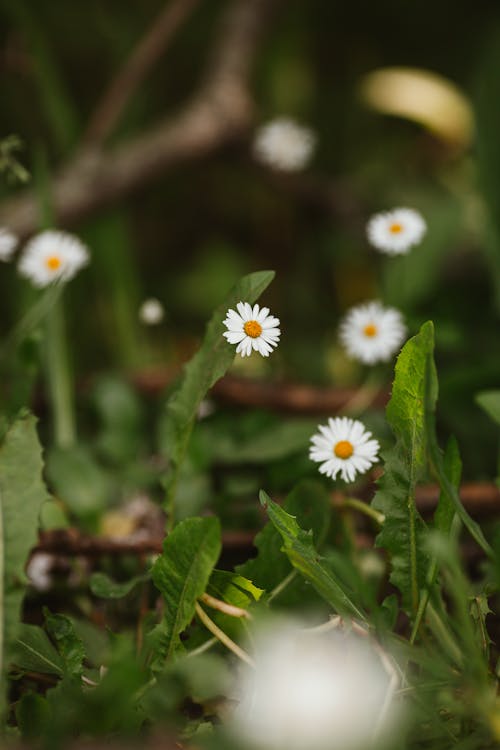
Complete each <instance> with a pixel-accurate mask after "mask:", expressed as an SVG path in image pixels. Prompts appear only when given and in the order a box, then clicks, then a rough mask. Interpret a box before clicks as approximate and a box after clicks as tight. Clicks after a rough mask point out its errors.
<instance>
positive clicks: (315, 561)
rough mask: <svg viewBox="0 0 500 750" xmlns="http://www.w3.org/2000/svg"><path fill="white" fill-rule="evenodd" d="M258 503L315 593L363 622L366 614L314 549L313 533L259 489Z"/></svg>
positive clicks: (339, 610)
mask: <svg viewBox="0 0 500 750" xmlns="http://www.w3.org/2000/svg"><path fill="white" fill-rule="evenodd" d="M260 502H261V504H262V505H263V507H264V508H265V509H266V511H267V514H268V516H269V519H270V521H271V523H272V524H273V526H274V527H275V528H276V530H277V531H278V532H279V533H280V535H281V537H282V539H283V542H284V546H283V552H285V554H286V555H287V556H288V559H289V560H290V562H291V563H292V565H293V567H294V568H296V569H297V570H298V571H299V573H301V574H302V575H303V576H304V578H306V580H308V581H309V582H310V583H311V584H312V585H313V586H314V588H315V589H316V591H317V592H318V594H319V595H320V596H321V597H323V599H325V601H326V602H328V604H330V605H331V606H332V607H333V608H334V609H335V611H336V612H338V613H339V614H341V615H343V616H347V617H355V618H357V619H359V620H363V621H365V620H366V617H365V615H364V614H363V612H362V611H361V609H359V608H358V607H357V606H356V604H355V603H354V602H353V601H352V600H351V599H350V597H349V596H348V595H347V594H346V592H345V591H344V590H343V588H342V586H341V585H340V584H339V582H338V581H337V580H336V579H335V577H334V575H333V573H332V572H331V570H329V568H328V566H327V565H325V564H324V561H323V560H322V558H321V556H320V555H319V554H318V552H317V551H316V550H315V548H314V545H313V541H312V534H311V533H310V532H305V531H304V530H303V529H301V528H300V526H299V525H298V523H297V520H296V519H295V518H294V516H291V515H289V514H288V513H287V512H286V511H285V510H283V508H280V506H279V505H277V503H274V502H273V501H272V500H271V498H270V497H269V496H268V495H266V493H265V492H263V491H261V492H260Z"/></svg>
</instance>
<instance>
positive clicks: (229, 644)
mask: <svg viewBox="0 0 500 750" xmlns="http://www.w3.org/2000/svg"><path fill="white" fill-rule="evenodd" d="M195 609H196V614H197V615H198V617H199V618H200V620H201V622H202V623H203V625H204V626H205V627H206V628H207V630H209V631H210V632H211V633H212V635H214V636H215V637H216V638H217V640H219V641H220V642H221V643H222V644H223V645H224V646H225V647H226V648H228V649H229V650H230V651H232V652H233V654H236V656H237V657H238V658H239V659H241V660H242V661H244V662H246V663H247V664H250V666H251V667H253V666H254V662H253V659H252V658H251V657H250V656H249V655H248V654H247V652H246V651H244V650H243V649H242V648H241V647H240V646H238V644H237V643H235V642H234V641H233V640H232V638H230V637H229V636H228V635H227V634H226V633H224V631H223V630H221V629H220V628H219V627H218V625H216V624H215V622H214V621H213V620H212V619H210V617H209V616H208V615H207V613H206V612H205V610H204V609H202V608H201V607H200V605H199V604H198V602H196V604H195Z"/></svg>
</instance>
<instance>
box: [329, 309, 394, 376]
mask: <svg viewBox="0 0 500 750" xmlns="http://www.w3.org/2000/svg"><path fill="white" fill-rule="evenodd" d="M405 337H406V326H405V324H404V322H403V316H402V315H401V313H400V312H399V310H396V309H394V308H392V307H383V306H382V305H381V304H380V302H376V301H375V302H368V303H366V304H363V305H358V306H356V307H353V308H351V309H350V310H349V311H348V312H347V314H346V315H345V317H344V318H343V320H342V322H341V324H340V340H341V342H342V344H343V346H344V347H345V349H346V350H347V353H348V354H349V356H351V357H352V358H353V359H357V360H359V361H360V362H363V364H365V365H373V364H375V363H376V362H386V361H387V360H389V359H390V358H391V357H392V356H393V354H395V353H396V352H397V351H398V350H399V349H400V347H401V345H402V343H403V341H404V340H405Z"/></svg>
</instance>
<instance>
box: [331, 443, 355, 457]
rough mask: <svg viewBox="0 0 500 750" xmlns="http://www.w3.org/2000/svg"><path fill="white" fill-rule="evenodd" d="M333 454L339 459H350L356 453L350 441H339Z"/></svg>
mask: <svg viewBox="0 0 500 750" xmlns="http://www.w3.org/2000/svg"><path fill="white" fill-rule="evenodd" d="M333 452H334V453H335V455H336V456H337V458H350V457H351V456H352V454H353V453H354V447H353V444H352V443H350V442H349V441H348V440H339V442H338V443H337V445H336V446H335V447H334V449H333Z"/></svg>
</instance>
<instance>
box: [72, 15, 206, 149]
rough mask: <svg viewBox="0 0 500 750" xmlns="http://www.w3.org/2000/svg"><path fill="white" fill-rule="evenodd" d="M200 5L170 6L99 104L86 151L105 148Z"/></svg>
mask: <svg viewBox="0 0 500 750" xmlns="http://www.w3.org/2000/svg"><path fill="white" fill-rule="evenodd" d="M199 1H200V0H172V1H171V2H167V4H166V5H165V7H164V9H163V11H162V12H161V13H160V15H159V16H158V17H157V18H155V20H154V22H153V24H152V25H151V27H150V28H149V29H148V32H147V33H146V34H145V35H144V37H143V38H142V39H141V40H140V41H139V43H138V45H137V46H136V48H135V49H134V51H133V52H132V54H131V55H130V57H129V58H127V60H126V62H125V64H124V65H123V67H122V68H121V69H120V70H119V71H118V73H117V75H116V76H115V77H114V78H113V80H112V81H111V84H110V85H109V87H108V88H107V90H106V91H105V93H104V95H103V97H102V98H101V100H100V102H99V103H98V105H97V107H96V109H95V111H94V114H93V115H92V117H91V118H90V121H89V124H88V127H87V131H86V133H85V135H84V147H85V146H87V147H88V146H89V145H91V146H96V145H98V144H101V143H102V142H103V141H104V140H106V138H107V137H108V136H109V135H110V133H111V132H112V131H113V129H114V127H115V126H116V124H117V122H118V120H119V119H120V116H121V114H122V112H123V110H124V109H125V107H126V105H127V103H128V102H129V101H130V99H131V98H132V97H133V95H134V94H135V92H136V91H137V89H138V88H139V86H140V85H141V83H142V82H143V81H144V79H145V78H146V76H147V74H148V73H149V71H150V70H151V68H152V67H153V66H154V65H155V63H156V62H157V61H158V60H159V59H160V57H161V56H162V55H163V54H164V53H165V50H166V48H167V46H168V44H169V42H170V41H171V40H172V38H173V36H174V35H175V33H176V31H177V30H178V29H179V27H180V26H181V24H182V23H183V22H184V21H185V20H186V19H187V18H188V17H189V15H190V13H191V12H192V11H193V10H194V9H195V7H196V6H197V5H198V3H199Z"/></svg>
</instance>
